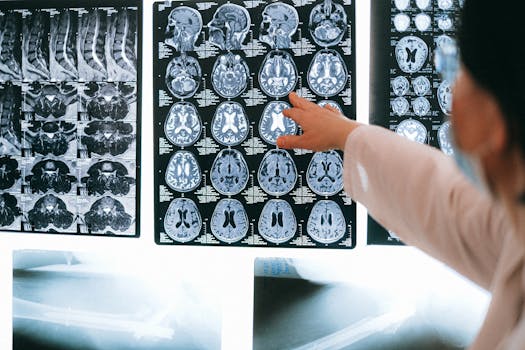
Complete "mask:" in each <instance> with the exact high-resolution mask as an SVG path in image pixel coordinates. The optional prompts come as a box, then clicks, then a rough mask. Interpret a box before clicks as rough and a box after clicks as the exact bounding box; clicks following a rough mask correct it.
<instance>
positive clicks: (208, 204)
mask: <svg viewBox="0 0 525 350" xmlns="http://www.w3.org/2000/svg"><path fill="white" fill-rule="evenodd" d="M415 15H416V13H414V17H415ZM407 16H410V17H408V24H407V27H413V26H411V23H412V22H413V20H412V12H410V13H409V12H407ZM391 17H392V18H393V16H391ZM152 19H153V23H152V29H153V51H152V54H153V60H154V64H153V86H154V97H155V101H154V104H153V112H154V113H153V122H154V139H155V149H156V152H155V159H154V163H155V170H156V173H157V174H159V175H161V177H160V178H158V181H156V183H155V192H154V196H155V208H154V211H155V242H156V243H157V244H159V245H208V246H217V245H220V246H228V245H235V246H254V247H288V248H293V247H309V248H316V247H322V248H327V247H328V248H337V249H344V248H347V249H348V248H350V249H351V248H352V247H354V246H355V240H356V238H355V237H356V235H355V234H353V233H354V231H355V225H354V223H355V205H354V203H353V202H352V201H348V200H346V199H345V198H344V197H343V195H342V193H341V191H342V190H341V189H342V174H341V169H342V162H343V160H342V159H341V156H340V155H339V154H338V153H336V152H325V153H322V154H313V153H312V154H310V153H309V152H305V151H304V150H300V149H296V150H291V151H287V150H282V149H279V147H277V139H278V138H279V137H281V136H284V135H298V134H300V133H301V129H300V126H299V125H298V124H297V123H296V122H295V121H293V120H292V119H291V118H288V117H285V116H284V114H283V111H284V110H285V109H289V108H291V105H290V102H289V101H288V95H289V94H290V93H292V92H295V93H297V94H298V95H299V96H302V97H304V98H306V99H308V100H310V101H312V103H317V104H318V105H319V106H320V107H323V108H326V109H328V110H330V111H339V113H341V114H342V115H344V116H345V117H348V118H352V119H353V118H355V106H356V93H355V78H354V77H355V74H354V71H355V57H356V55H355V52H356V47H355V45H354V44H355V42H356V41H355V1H347V0H307V1H295V0H271V1H270V0H261V1H255V2H252V1H234V2H228V1H223V2H220V1H219V2H209V1H207V0H192V1H186V0H181V1H167V2H166V1H162V0H156V2H155V3H154V4H153V18H152ZM0 24H1V23H0ZM407 32H415V30H414V28H409V29H408V28H407ZM0 39H1V36H0ZM394 61H395V60H394ZM398 75H404V74H398ZM404 79H405V81H404V82H403V83H406V90H407V91H406V92H403V95H402V96H404V97H406V98H407V99H408V100H407V101H410V103H411V102H412V101H413V100H414V99H415V98H416V97H417V96H414V94H413V92H412V91H411V82H412V77H405V78H404ZM137 87H138V86H137ZM404 88H405V87H403V89H404ZM137 91H138V89H136V90H135V92H137ZM135 95H137V94H136V93H135ZM427 96H428V95H425V97H427ZM394 97H395V96H394ZM407 103H409V102H407ZM410 103H409V108H410ZM128 105H130V106H131V104H128ZM83 116H84V115H83ZM131 120H132V119H131V118H129V117H127V118H126V119H125V120H122V121H123V122H124V121H125V122H130V121H131ZM91 121H92V120H90V122H91ZM96 121H99V120H96ZM100 121H102V120H100ZM103 121H115V120H114V119H111V120H106V119H104V120H103ZM86 123H87V122H86ZM79 134H83V129H79ZM135 145H136V146H135ZM132 146H134V147H138V146H139V144H138V135H137V141H136V143H134V144H133V145H132ZM127 154H129V153H126V155H127ZM95 163H96V162H89V163H87V164H86V163H84V164H83V166H82V169H81V174H82V175H81V176H80V177H81V179H86V180H85V181H86V182H84V180H82V182H80V183H79V189H80V190H82V191H85V188H84V186H86V183H87V181H88V179H89V183H90V184H91V183H92V184H93V185H92V186H91V187H93V189H92V191H95V189H98V188H100V191H103V193H102V194H100V192H97V194H99V195H102V196H104V195H110V196H116V195H115V193H113V192H112V191H110V190H108V185H105V182H104V181H103V180H105V177H102V175H98V173H99V172H98V171H94V175H91V174H87V175H86V170H87V169H88V168H89V167H90V166H93V165H94V164H95ZM121 163H122V164H123V165H124V166H125V168H127V169H128V170H129V173H128V174H123V175H122V176H123V177H124V178H130V180H131V179H136V177H135V173H134V172H132V169H130V168H129V167H128V165H127V163H126V161H124V160H122V161H121ZM115 169H116V168H115ZM162 174H164V176H162ZM104 176H106V175H104ZM307 176H308V177H309V178H308V179H307ZM115 181H117V180H115ZM118 181H119V182H122V184H123V185H124V184H125V183H126V181H125V180H120V179H119V180H118ZM99 182H100V183H99ZM22 184H23V183H22ZM130 185H131V187H130V188H131V190H132V191H133V190H137V188H135V187H133V186H136V184H135V183H130ZM132 193H133V192H132ZM115 198H121V197H115ZM319 200H332V201H333V202H334V203H335V205H336V206H338V207H339V208H340V210H341V211H344V212H345V215H346V218H348V224H349V225H348V229H347V228H346V227H347V226H345V227H343V235H346V238H345V239H339V240H338V241H334V242H335V243H323V242H321V241H316V240H314V239H309V238H308V237H307V234H306V231H305V230H306V223H307V221H308V218H309V216H310V213H311V209H312V207H313V205H314V204H315V203H316V202H317V201H319ZM123 203H124V202H123ZM323 220H324V219H323ZM323 222H324V221H323ZM343 226H344V225H343Z"/></svg>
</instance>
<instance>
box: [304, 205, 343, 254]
mask: <svg viewBox="0 0 525 350" xmlns="http://www.w3.org/2000/svg"><path fill="white" fill-rule="evenodd" d="M306 230H307V232H308V235H310V237H312V239H314V240H315V241H317V242H319V243H325V244H329V243H333V242H336V241H338V240H339V239H341V237H343V236H344V234H345V232H346V221H345V216H344V214H343V211H342V210H341V208H340V207H339V205H337V203H336V202H333V201H330V200H322V201H319V202H317V203H315V205H314V207H313V208H312V211H311V213H310V217H309V218H308V224H307V226H306Z"/></svg>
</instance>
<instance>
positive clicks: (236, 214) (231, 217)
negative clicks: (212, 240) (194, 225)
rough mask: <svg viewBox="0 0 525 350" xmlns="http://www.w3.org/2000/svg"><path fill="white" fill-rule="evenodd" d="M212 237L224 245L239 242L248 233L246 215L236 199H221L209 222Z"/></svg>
mask: <svg viewBox="0 0 525 350" xmlns="http://www.w3.org/2000/svg"><path fill="white" fill-rule="evenodd" d="M210 228H211V232H212V233H213V235H214V236H215V237H216V238H217V239H218V240H220V241H222V242H225V243H235V242H237V241H240V240H241V239H243V238H244V236H246V233H248V215H247V214H246V211H245V209H244V207H243V205H242V203H241V202H239V201H238V200H236V199H221V201H220V202H219V203H217V206H216V207H215V210H214V211H213V215H212V217H211V221H210Z"/></svg>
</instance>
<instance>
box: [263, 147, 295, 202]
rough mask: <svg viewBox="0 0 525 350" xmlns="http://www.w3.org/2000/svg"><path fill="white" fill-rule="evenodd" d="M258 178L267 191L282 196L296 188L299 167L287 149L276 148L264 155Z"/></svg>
mask: <svg viewBox="0 0 525 350" xmlns="http://www.w3.org/2000/svg"><path fill="white" fill-rule="evenodd" d="M257 178H258V180H259V184H260V185H261V187H262V189H263V190H264V191H265V192H266V193H268V194H271V195H273V196H282V195H284V194H286V193H288V192H290V191H291V190H292V189H293V188H294V186H295V182H296V181H297V168H296V167H295V163H294V161H293V159H292V157H291V156H290V154H289V153H288V152H287V151H285V150H281V149H274V150H271V151H269V152H268V153H266V155H265V156H264V158H263V160H262V162H261V165H260V166H259V172H258V173H257Z"/></svg>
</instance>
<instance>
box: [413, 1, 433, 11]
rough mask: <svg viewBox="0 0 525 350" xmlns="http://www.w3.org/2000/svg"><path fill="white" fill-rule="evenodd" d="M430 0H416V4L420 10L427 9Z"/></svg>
mask: <svg viewBox="0 0 525 350" xmlns="http://www.w3.org/2000/svg"><path fill="white" fill-rule="evenodd" d="M430 2H431V0H416V6H417V7H418V8H419V9H420V10H427V9H428V8H429V7H430Z"/></svg>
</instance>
